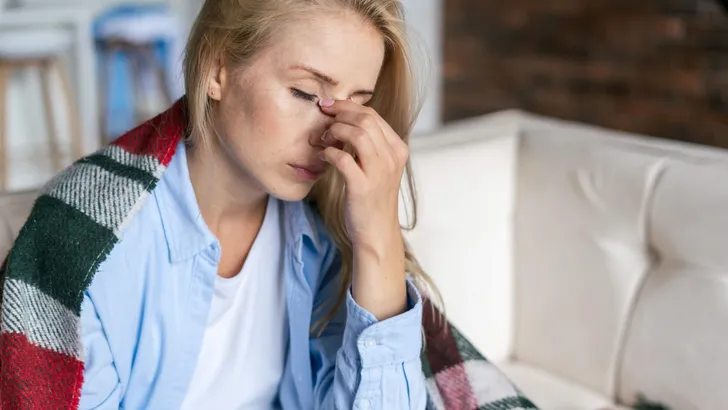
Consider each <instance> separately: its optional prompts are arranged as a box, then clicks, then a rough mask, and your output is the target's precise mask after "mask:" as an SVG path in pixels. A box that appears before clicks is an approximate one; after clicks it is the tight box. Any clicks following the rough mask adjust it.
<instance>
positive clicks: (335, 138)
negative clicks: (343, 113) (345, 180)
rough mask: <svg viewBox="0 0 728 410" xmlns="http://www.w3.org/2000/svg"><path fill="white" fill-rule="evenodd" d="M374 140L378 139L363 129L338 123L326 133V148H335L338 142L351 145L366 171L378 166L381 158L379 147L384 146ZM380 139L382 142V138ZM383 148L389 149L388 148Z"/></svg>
mask: <svg viewBox="0 0 728 410" xmlns="http://www.w3.org/2000/svg"><path fill="white" fill-rule="evenodd" d="M374 139H376V138H373V137H372V136H371V135H369V133H368V132H367V131H366V130H364V129H362V128H359V127H354V126H352V125H349V124H344V123H340V122H337V123H334V125H332V126H331V127H329V129H328V130H327V131H326V133H324V146H326V147H328V146H335V144H336V143H337V142H339V143H344V144H347V143H348V144H350V145H351V147H352V148H354V152H356V155H357V157H358V158H359V161H360V162H361V164H362V166H363V167H364V170H365V171H366V168H367V167H368V166H370V165H374V164H376V161H377V158H378V157H379V156H380V152H379V149H380V147H377V145H384V144H376V143H375V141H374ZM379 139H380V140H381V139H382V137H379ZM381 148H384V149H388V148H387V147H386V146H385V147H381Z"/></svg>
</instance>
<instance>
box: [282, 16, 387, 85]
mask: <svg viewBox="0 0 728 410" xmlns="http://www.w3.org/2000/svg"><path fill="white" fill-rule="evenodd" d="M268 52H269V53H270V54H269V56H271V57H272V63H273V64H275V65H277V66H279V67H281V68H285V67H291V66H294V65H306V66H310V67H313V68H315V69H317V70H319V71H321V72H323V73H325V74H327V75H328V76H330V77H332V78H333V79H334V80H336V81H338V82H339V83H340V85H341V86H342V87H362V88H372V89H373V88H374V85H375V84H376V82H377V77H378V76H379V70H380V68H381V66H382V61H383V59H384V40H383V37H382V35H381V34H380V33H379V31H377V29H376V28H375V27H374V26H373V25H371V24H368V23H367V22H365V21H363V20H362V19H361V18H358V17H357V16H355V15H353V14H347V13H337V14H322V15H319V16H316V17H314V18H307V19H301V20H296V21H292V22H290V23H287V24H286V25H285V26H284V27H283V28H282V30H280V32H279V33H277V34H276V35H275V36H274V37H273V41H272V43H271V45H270V48H269V49H268Z"/></svg>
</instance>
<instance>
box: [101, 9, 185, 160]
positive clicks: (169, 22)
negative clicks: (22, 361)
mask: <svg viewBox="0 0 728 410" xmlns="http://www.w3.org/2000/svg"><path fill="white" fill-rule="evenodd" d="M95 31H96V41H97V44H98V47H99V50H100V53H101V61H103V63H104V66H103V67H102V68H101V75H102V80H101V90H102V96H101V99H102V101H103V103H102V104H103V107H102V118H101V122H102V124H103V132H102V138H103V140H102V146H104V145H106V144H108V143H109V142H110V140H112V139H114V138H116V137H117V136H118V135H115V134H118V133H119V132H122V130H121V129H118V128H119V126H120V124H119V123H117V124H114V126H113V127H110V126H109V117H108V116H109V112H110V105H111V101H113V99H114V98H117V96H116V95H111V92H112V91H111V83H112V81H114V72H113V68H112V67H114V66H115V64H116V60H115V57H116V56H118V55H121V56H122V57H123V58H121V59H120V60H119V61H123V66H122V67H123V69H124V70H128V73H129V77H130V81H131V82H130V83H129V84H128V92H130V97H131V100H132V101H134V104H133V106H134V112H133V113H132V112H125V113H123V114H122V115H121V118H128V119H127V120H126V121H133V122H134V123H133V124H125V125H124V127H123V131H126V130H127V129H129V128H131V127H134V126H136V125H138V124H140V123H142V122H144V121H146V120H147V119H149V117H151V116H153V115H156V114H158V113H159V110H160V109H166V108H167V107H168V106H169V105H171V104H172V102H173V99H174V96H173V92H172V90H171V89H170V84H171V83H172V81H173V78H171V75H170V74H169V72H170V70H169V69H167V68H166V64H165V63H164V61H163V60H162V59H161V58H160V57H159V56H158V55H157V48H158V46H159V44H160V43H165V42H168V41H170V40H174V39H176V38H177V37H178V36H179V27H178V23H177V21H176V19H175V17H174V16H173V15H172V14H171V13H170V12H169V11H168V10H167V9H166V8H165V7H158V6H149V7H144V6H140V7H138V8H133V7H131V8H128V7H121V8H120V9H119V10H115V11H112V12H110V13H109V15H107V16H105V17H102V18H101V19H100V20H99V22H98V23H97V27H96V30H95ZM167 51H168V52H172V50H167ZM145 75H148V76H149V77H146V78H149V79H153V82H154V83H155V88H154V91H155V92H156V93H158V94H157V95H158V96H160V97H161V101H159V102H160V103H161V104H163V105H164V106H162V107H151V108H150V109H148V110H147V111H144V104H143V103H144V102H145V101H144V100H140V97H141V96H142V92H143V91H146V90H148V89H146V90H145V89H144V87H143V82H142V80H143V79H144V78H145V77H144V76H145ZM131 117H133V118H131ZM115 120H116V121H119V118H118V117H117V118H115Z"/></svg>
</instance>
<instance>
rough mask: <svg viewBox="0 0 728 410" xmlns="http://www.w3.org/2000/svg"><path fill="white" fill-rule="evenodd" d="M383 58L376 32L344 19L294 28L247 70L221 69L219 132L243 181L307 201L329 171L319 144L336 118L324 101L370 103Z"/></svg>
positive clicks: (215, 85) (216, 85)
mask: <svg viewBox="0 0 728 410" xmlns="http://www.w3.org/2000/svg"><path fill="white" fill-rule="evenodd" d="M383 58H384V42H383V38H382V36H381V34H380V33H379V32H378V31H377V30H376V29H375V28H374V27H373V26H371V25H369V24H367V23H365V22H363V21H362V19H360V18H359V17H358V16H356V15H353V14H351V13H337V14H328V15H320V16H314V18H307V19H302V20H300V21H297V22H292V23H290V24H288V25H286V26H285V27H283V28H282V30H281V31H280V32H279V33H276V34H275V35H274V39H273V42H272V44H271V45H270V46H269V47H268V48H266V49H265V50H264V51H262V52H261V53H260V54H258V55H257V56H256V57H255V58H254V60H253V61H252V62H251V63H250V64H249V65H247V66H246V67H245V68H244V69H238V70H230V69H225V68H222V69H220V70H219V72H218V73H217V75H216V76H215V78H214V79H213V80H212V81H211V86H210V90H209V91H210V94H211V98H213V99H215V100H217V101H218V102H219V103H218V107H217V112H216V121H217V122H216V124H215V126H216V129H217V131H218V133H219V134H220V140H219V143H220V147H221V148H222V149H221V152H222V153H223V155H224V156H225V157H226V158H225V160H226V161H227V162H228V163H229V164H231V165H232V169H233V172H234V173H236V176H237V177H239V178H240V182H241V183H245V184H252V186H253V187H255V188H257V189H261V190H262V191H264V192H266V193H268V194H270V195H273V196H274V197H277V198H280V199H283V200H288V201H295V200H300V199H302V198H304V197H305V196H306V195H307V194H308V192H309V191H310V190H311V187H312V186H313V183H314V182H315V181H316V179H318V177H320V176H321V175H322V173H323V171H324V170H325V167H326V165H325V163H324V162H322V161H321V160H319V158H318V155H317V154H318V152H319V151H320V150H321V149H322V148H321V147H320V146H318V145H316V144H317V143H318V142H319V141H320V140H321V135H322V134H323V133H324V131H325V130H326V128H327V126H328V125H329V124H330V123H331V120H332V119H331V118H330V117H328V116H326V115H324V114H323V113H322V111H321V109H320V108H319V105H318V100H319V99H320V98H331V99H335V100H344V99H347V98H351V99H352V100H353V101H355V102H358V103H360V104H364V103H366V102H368V101H369V99H370V98H371V93H372V92H373V91H374V86H375V85H376V83H377V77H378V76H379V71H380V68H381V66H382V61H383ZM213 93H214V95H212V94H213Z"/></svg>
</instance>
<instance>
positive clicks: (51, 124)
mask: <svg viewBox="0 0 728 410" xmlns="http://www.w3.org/2000/svg"><path fill="white" fill-rule="evenodd" d="M51 72H52V62H51V61H50V60H44V61H43V62H42V63H41V65H40V73H41V89H42V90H43V105H44V107H43V108H44V111H45V117H46V124H47V128H48V147H49V148H50V151H51V161H52V163H53V170H54V172H58V171H60V170H61V169H62V168H61V153H60V150H59V149H58V135H57V134H56V121H55V115H54V110H53V100H52V98H51V76H50V74H51Z"/></svg>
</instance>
